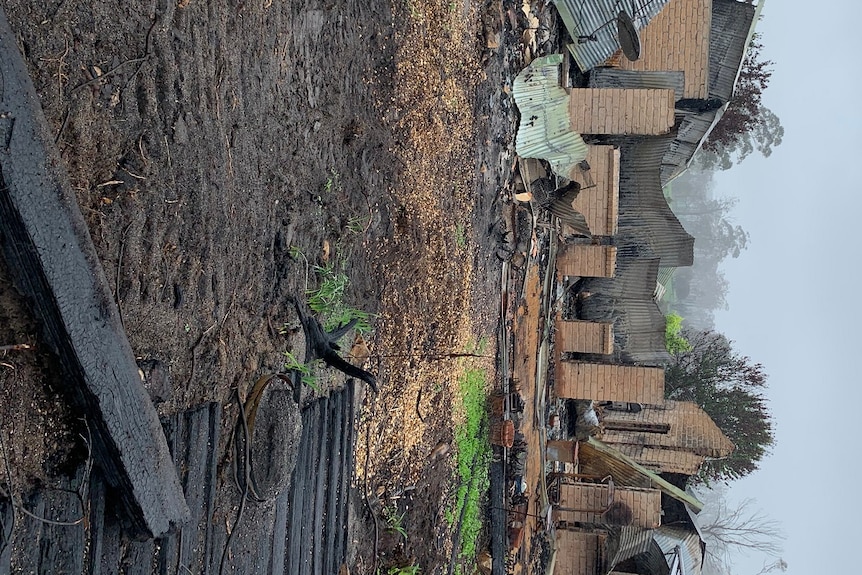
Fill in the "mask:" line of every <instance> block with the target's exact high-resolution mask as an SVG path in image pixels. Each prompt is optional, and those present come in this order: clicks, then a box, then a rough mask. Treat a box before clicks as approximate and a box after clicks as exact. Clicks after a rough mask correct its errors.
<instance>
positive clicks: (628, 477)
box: [578, 437, 703, 513]
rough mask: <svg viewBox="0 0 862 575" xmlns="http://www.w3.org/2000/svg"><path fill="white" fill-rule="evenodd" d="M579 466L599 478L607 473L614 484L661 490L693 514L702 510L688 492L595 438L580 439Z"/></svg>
mask: <svg viewBox="0 0 862 575" xmlns="http://www.w3.org/2000/svg"><path fill="white" fill-rule="evenodd" d="M578 466H579V469H578V472H579V473H583V474H586V475H596V476H602V477H603V476H605V475H610V476H611V477H613V479H614V483H615V484H617V485H622V486H628V487H647V488H654V489H655V488H657V489H660V490H661V491H662V492H663V493H666V494H667V495H668V496H670V497H672V498H674V499H676V500H677V501H680V502H682V503H684V504H685V505H686V506H688V508H689V509H690V510H691V511H693V512H694V513H700V512H701V510H702V509H703V503H701V502H700V501H698V500H697V498H696V497H694V496H693V495H689V494H688V493H686V492H685V491H683V490H682V489H680V488H678V487H676V486H675V485H673V484H671V483H669V482H668V481H666V480H664V479H662V478H661V477H660V476H659V475H658V474H657V473H654V472H652V471H650V470H649V469H647V468H646V467H644V466H643V465H641V464H639V463H638V462H636V461H635V460H634V459H632V458H630V457H628V456H627V455H624V454H623V453H621V452H620V451H619V450H617V449H615V448H613V447H611V446H610V445H607V444H605V443H602V442H601V441H599V440H598V439H596V438H594V437H590V438H589V439H587V440H586V441H581V442H580V447H579V451H578Z"/></svg>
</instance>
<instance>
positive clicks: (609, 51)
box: [554, 0, 668, 72]
mask: <svg viewBox="0 0 862 575" xmlns="http://www.w3.org/2000/svg"><path fill="white" fill-rule="evenodd" d="M667 3H668V0H554V5H555V6H556V7H557V12H559V14H560V18H561V19H562V20H563V24H564V25H565V27H566V30H568V32H569V35H571V37H572V40H573V43H572V44H569V52H571V54H572V56H573V57H574V59H575V62H577V64H578V67H579V68H580V69H581V70H582V71H583V72H586V71H587V70H590V69H592V68H593V67H595V66H598V65H599V64H601V63H602V62H604V61H605V60H607V59H608V58H610V57H611V56H612V55H613V54H614V52H616V51H617V50H619V49H620V41H619V38H617V23H616V21H617V16H618V15H619V13H620V12H621V11H625V12H626V13H627V14H628V15H629V16H631V18H632V22H633V23H634V27H635V29H637V30H642V29H643V28H644V27H645V26H646V25H647V24H649V22H650V21H651V20H652V19H653V18H655V17H656V16H657V15H658V13H659V12H661V10H662V8H664V7H665V4H667ZM579 38H580V39H579ZM587 38H590V39H587Z"/></svg>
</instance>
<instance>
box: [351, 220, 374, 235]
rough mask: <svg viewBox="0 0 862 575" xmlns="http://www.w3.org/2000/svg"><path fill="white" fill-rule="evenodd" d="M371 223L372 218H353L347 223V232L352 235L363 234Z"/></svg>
mask: <svg viewBox="0 0 862 575" xmlns="http://www.w3.org/2000/svg"><path fill="white" fill-rule="evenodd" d="M369 221H371V216H351V218H350V219H349V220H348V221H347V231H349V232H350V233H352V234H361V233H362V232H364V231H365V228H366V227H367V226H368V222H369Z"/></svg>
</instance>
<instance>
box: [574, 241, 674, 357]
mask: <svg viewBox="0 0 862 575" xmlns="http://www.w3.org/2000/svg"><path fill="white" fill-rule="evenodd" d="M660 261H661V260H659V258H656V257H653V258H648V257H638V258H633V257H625V258H621V259H619V260H617V269H616V273H615V274H614V277H612V278H586V279H584V280H583V281H582V283H581V291H585V292H589V293H590V294H591V295H589V296H587V297H585V298H583V299H582V300H581V306H580V312H579V314H580V315H579V317H580V318H581V319H585V320H588V321H613V323H614V343H615V345H616V346H617V347H618V349H619V352H620V358H621V359H622V360H623V361H625V362H627V363H629V362H633V363H636V364H639V365H663V364H665V363H667V362H669V361H670V359H671V358H670V354H668V352H667V346H666V342H665V338H666V334H665V324H666V318H665V316H664V314H663V313H662V311H661V309H659V307H658V304H656V302H655V300H654V299H653V294H654V293H655V286H656V278H657V276H658V270H659V264H660ZM603 296H604V297H603Z"/></svg>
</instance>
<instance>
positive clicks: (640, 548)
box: [605, 525, 654, 570]
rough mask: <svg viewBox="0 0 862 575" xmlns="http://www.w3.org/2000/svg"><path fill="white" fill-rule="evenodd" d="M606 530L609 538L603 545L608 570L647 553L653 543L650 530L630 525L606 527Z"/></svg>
mask: <svg viewBox="0 0 862 575" xmlns="http://www.w3.org/2000/svg"><path fill="white" fill-rule="evenodd" d="M606 529H607V530H608V532H609V537H608V540H607V543H606V544H605V556H606V557H607V558H608V559H607V565H608V569H609V570H611V569H613V568H614V567H615V566H616V565H618V564H620V563H622V562H623V561H625V560H627V559H631V558H632V557H634V556H636V555H640V554H642V553H647V552H648V551H649V550H650V547H651V546H652V545H653V543H654V541H653V530H652V529H645V528H643V527H632V526H630V525H627V526H625V527H616V526H613V527H610V526H608V527H606Z"/></svg>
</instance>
